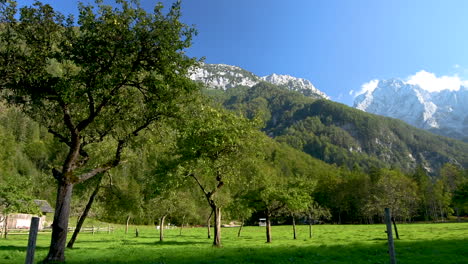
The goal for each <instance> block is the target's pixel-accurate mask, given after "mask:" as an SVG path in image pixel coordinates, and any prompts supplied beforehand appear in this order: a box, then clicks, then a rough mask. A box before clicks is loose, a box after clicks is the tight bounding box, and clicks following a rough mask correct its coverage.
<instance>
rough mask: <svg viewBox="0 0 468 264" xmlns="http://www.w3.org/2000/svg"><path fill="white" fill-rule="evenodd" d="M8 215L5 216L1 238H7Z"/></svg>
mask: <svg viewBox="0 0 468 264" xmlns="http://www.w3.org/2000/svg"><path fill="white" fill-rule="evenodd" d="M8 218H9V217H8V213H7V214H6V216H5V226H4V228H3V238H7V236H8Z"/></svg>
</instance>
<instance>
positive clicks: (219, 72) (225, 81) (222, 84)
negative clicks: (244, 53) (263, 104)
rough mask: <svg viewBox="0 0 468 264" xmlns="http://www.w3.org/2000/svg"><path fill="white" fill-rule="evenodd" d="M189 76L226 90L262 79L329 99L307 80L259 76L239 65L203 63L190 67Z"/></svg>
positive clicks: (283, 76) (309, 94)
mask: <svg viewBox="0 0 468 264" xmlns="http://www.w3.org/2000/svg"><path fill="white" fill-rule="evenodd" d="M189 77H190V79H192V80H194V81H199V82H202V83H203V84H205V85H206V86H208V87H211V88H214V89H222V90H227V89H229V88H233V87H236V86H247V87H252V86H254V85H256V84H257V83H259V82H261V81H264V82H268V83H272V84H275V85H279V86H284V87H286V88H287V89H289V90H292V91H297V92H300V93H302V94H304V95H306V96H311V97H317V98H325V99H330V97H328V96H327V95H326V94H325V93H324V92H322V91H320V90H318V89H317V88H315V86H314V85H313V84H312V83H311V82H310V81H309V80H306V79H303V78H296V77H293V76H290V75H280V74H271V75H268V76H263V77H259V76H257V75H255V74H253V73H251V72H249V71H246V70H244V69H242V68H240V67H237V66H232V65H226V64H206V63H203V64H201V65H200V67H197V68H194V69H192V70H191V71H190V73H189Z"/></svg>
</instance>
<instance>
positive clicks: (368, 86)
mask: <svg viewBox="0 0 468 264" xmlns="http://www.w3.org/2000/svg"><path fill="white" fill-rule="evenodd" d="M377 85H379V80H377V79H376V80H371V81H370V82H367V83H365V84H363V85H362V86H361V90H360V91H359V92H356V91H354V90H351V91H350V92H349V94H350V95H352V96H354V97H357V96H359V95H361V94H364V93H367V92H370V93H372V92H373V91H374V90H375V88H377Z"/></svg>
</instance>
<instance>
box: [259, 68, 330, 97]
mask: <svg viewBox="0 0 468 264" xmlns="http://www.w3.org/2000/svg"><path fill="white" fill-rule="evenodd" d="M261 79H262V80H264V81H266V82H269V83H272V84H276V85H282V86H286V87H288V89H289V90H292V91H297V92H301V93H303V94H304V95H306V96H310V95H312V94H315V95H320V96H321V97H323V98H326V99H330V98H329V97H328V96H327V95H326V94H325V93H324V92H322V91H320V90H319V89H317V88H315V86H314V85H313V84H312V83H311V82H310V81H309V80H306V79H304V78H297V77H293V76H290V75H280V74H275V73H273V74H271V75H268V76H263V77H261Z"/></svg>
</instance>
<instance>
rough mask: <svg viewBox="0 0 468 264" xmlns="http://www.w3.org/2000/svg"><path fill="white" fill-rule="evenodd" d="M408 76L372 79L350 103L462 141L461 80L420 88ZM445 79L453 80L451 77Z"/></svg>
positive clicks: (464, 106)
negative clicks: (407, 79)
mask: <svg viewBox="0 0 468 264" xmlns="http://www.w3.org/2000/svg"><path fill="white" fill-rule="evenodd" d="M416 79H417V78H416ZM410 80H411V79H410ZM412 80H413V81H403V80H401V79H389V80H379V81H378V82H376V83H375V82H374V83H373V84H375V87H371V88H372V89H366V90H365V91H364V87H362V90H361V91H362V92H360V93H358V95H357V96H356V97H355V100H354V107H356V108H358V109H360V110H363V111H366V112H370V113H374V114H378V115H383V116H389V117H393V118H398V119H401V120H403V121H405V122H407V123H409V124H411V125H413V126H416V127H419V128H422V129H427V130H430V131H432V132H435V133H437V134H441V135H445V136H449V137H453V138H456V139H461V140H465V141H466V140H467V135H468V88H467V87H465V86H462V85H461V84H463V82H458V84H459V85H461V86H459V87H458V88H455V87H454V86H453V85H452V86H451V87H450V88H447V89H441V88H440V87H444V86H442V85H444V84H439V88H436V87H435V86H433V87H432V88H431V89H428V88H427V87H426V89H423V88H422V87H421V86H420V85H419V84H416V82H415V81H414V80H415V79H414V78H413V79H412ZM449 81H450V82H454V81H453V79H452V80H449ZM426 85H429V84H426ZM367 88H369V87H367Z"/></svg>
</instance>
